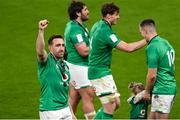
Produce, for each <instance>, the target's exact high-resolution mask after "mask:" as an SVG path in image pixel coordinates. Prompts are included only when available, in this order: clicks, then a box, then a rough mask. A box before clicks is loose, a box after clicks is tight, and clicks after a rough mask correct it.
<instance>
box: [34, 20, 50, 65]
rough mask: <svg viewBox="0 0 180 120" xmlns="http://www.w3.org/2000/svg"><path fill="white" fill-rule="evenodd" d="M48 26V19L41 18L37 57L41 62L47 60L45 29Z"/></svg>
mask: <svg viewBox="0 0 180 120" xmlns="http://www.w3.org/2000/svg"><path fill="white" fill-rule="evenodd" d="M47 26H48V21H47V20H41V21H40V22H39V32H38V36H37V41H36V52H37V57H38V60H39V61H40V62H45V61H46V60H47V52H46V50H45V42H44V30H45V28H46V27H47Z"/></svg>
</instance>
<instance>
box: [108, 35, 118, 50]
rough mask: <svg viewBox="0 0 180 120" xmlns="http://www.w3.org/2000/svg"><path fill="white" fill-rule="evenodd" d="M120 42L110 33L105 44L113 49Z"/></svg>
mask: <svg viewBox="0 0 180 120" xmlns="http://www.w3.org/2000/svg"><path fill="white" fill-rule="evenodd" d="M120 41H121V40H120V38H119V37H118V36H117V35H116V34H115V33H111V34H109V35H108V36H107V43H108V45H109V46H111V47H112V48H115V47H116V46H117V45H118V43H119V42H120Z"/></svg>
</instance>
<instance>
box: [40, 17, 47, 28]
mask: <svg viewBox="0 0 180 120" xmlns="http://www.w3.org/2000/svg"><path fill="white" fill-rule="evenodd" d="M48 23H49V22H48V21H47V20H46V19H45V20H41V21H39V29H40V30H44V29H45V28H46V27H47V26H48Z"/></svg>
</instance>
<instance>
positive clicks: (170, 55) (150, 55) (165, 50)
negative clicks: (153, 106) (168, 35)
mask: <svg viewBox="0 0 180 120" xmlns="http://www.w3.org/2000/svg"><path fill="white" fill-rule="evenodd" d="M146 57H147V65H148V68H157V76H156V81H155V83H154V87H153V91H152V93H153V94H176V80H175V78H174V60H175V51H174V49H173V47H172V46H171V45H170V44H169V42H168V41H167V40H165V39H163V38H161V37H160V36H155V37H154V38H152V40H151V41H150V43H149V45H148V46H147V49H146Z"/></svg>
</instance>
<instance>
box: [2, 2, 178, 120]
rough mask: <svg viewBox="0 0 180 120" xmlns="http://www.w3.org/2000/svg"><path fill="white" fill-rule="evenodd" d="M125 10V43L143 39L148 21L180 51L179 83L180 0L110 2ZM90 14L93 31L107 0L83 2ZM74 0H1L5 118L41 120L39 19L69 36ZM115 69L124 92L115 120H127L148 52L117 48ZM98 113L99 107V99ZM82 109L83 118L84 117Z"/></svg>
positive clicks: (173, 114)
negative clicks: (66, 30) (133, 89)
mask: <svg viewBox="0 0 180 120" xmlns="http://www.w3.org/2000/svg"><path fill="white" fill-rule="evenodd" d="M108 1H109V2H111V1H113V2H115V3H116V4H118V5H119V6H120V11H121V13H120V17H121V18H120V20H119V22H118V24H117V25H116V26H114V27H113V29H114V31H115V32H116V33H117V34H118V35H119V36H120V38H121V39H123V40H124V41H126V42H132V41H136V40H139V39H141V38H142V37H141V36H140V34H139V31H138V24H139V22H140V21H141V20H143V19H144V18H153V19H154V20H155V21H156V24H157V28H158V33H159V34H160V35H161V36H162V37H164V38H166V39H168V40H169V42H170V43H171V44H172V45H173V46H174V48H175V51H176V61H175V62H176V80H177V86H178V88H179V84H180V82H179V79H180V73H179V72H180V68H179V66H180V52H179V51H180V50H179V49H178V47H179V46H180V41H179V40H180V36H179V31H180V15H179V13H180V7H179V6H180V1H179V0H171V1H168V0H136V1H135V0H111V1H110V0H108ZM84 2H85V3H86V4H87V6H88V7H89V10H90V12H91V13H90V19H89V21H88V22H87V25H88V28H90V27H91V26H92V25H93V23H94V22H95V21H97V20H99V19H100V18H101V17H100V7H101V5H102V3H105V2H107V0H86V1H84ZM69 3H70V0H6V1H3V0H1V1H0V8H1V9H0V41H1V44H0V118H8V119H10V118H26V119H30V118H33V119H34V118H39V116H38V105H39V91H40V86H39V82H38V80H37V65H36V53H35V41H36V37H37V31H38V21H39V20H41V19H44V18H46V19H48V20H49V21H50V23H49V26H48V29H47V30H46V35H45V39H46V41H47V39H48V37H49V36H50V35H51V34H54V33H59V34H62V35H63V33H64V28H65V24H66V22H68V15H67V12H66V11H67V6H68V4H69ZM112 71H113V75H114V79H115V81H116V84H117V87H118V90H119V91H120V93H121V107H120V109H119V110H118V111H117V112H116V113H115V114H114V118H128V116H129V110H130V107H129V105H128V104H127V102H126V99H127V98H128V97H129V95H130V92H129V90H128V89H127V86H128V84H129V83H130V82H131V81H139V82H143V83H145V77H146V73H147V72H146V71H147V68H146V58H145V48H143V49H141V50H139V51H137V52H135V53H132V54H129V53H123V52H119V51H118V50H114V52H113V61H112ZM179 94H180V92H179V91H178V93H177V97H176V101H175V104H174V106H173V108H172V112H171V114H170V118H172V119H176V118H180V114H178V113H179V108H180V102H179V101H180V96H179ZM95 107H96V110H97V109H98V108H99V107H100V104H99V100H98V99H95ZM81 111H82V110H81V104H80V106H79V107H78V113H77V117H78V118H84V116H83V113H82V112H81Z"/></svg>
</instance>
